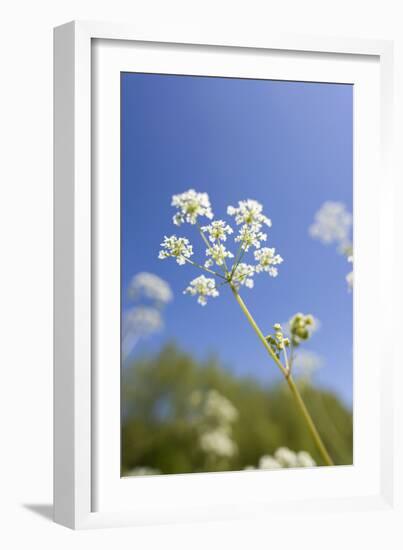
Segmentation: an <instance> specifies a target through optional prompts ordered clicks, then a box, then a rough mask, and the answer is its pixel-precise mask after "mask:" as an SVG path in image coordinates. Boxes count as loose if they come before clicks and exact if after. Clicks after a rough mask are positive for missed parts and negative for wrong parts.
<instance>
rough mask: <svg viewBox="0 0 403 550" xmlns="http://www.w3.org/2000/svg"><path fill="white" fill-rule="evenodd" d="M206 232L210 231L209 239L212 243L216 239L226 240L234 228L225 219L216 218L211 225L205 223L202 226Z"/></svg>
mask: <svg viewBox="0 0 403 550" xmlns="http://www.w3.org/2000/svg"><path fill="white" fill-rule="evenodd" d="M201 229H202V231H203V232H204V233H208V236H209V239H210V241H211V242H212V243H215V242H216V241H226V240H227V235H231V233H233V232H234V231H233V229H232V227H231V226H230V225H228V224H227V223H225V222H224V221H223V220H215V221H213V222H211V224H210V225H205V226H204V227H202V228H201Z"/></svg>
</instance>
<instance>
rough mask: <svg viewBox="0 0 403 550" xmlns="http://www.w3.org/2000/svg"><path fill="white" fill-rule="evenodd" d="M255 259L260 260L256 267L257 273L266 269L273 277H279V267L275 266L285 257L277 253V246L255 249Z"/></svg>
mask: <svg viewBox="0 0 403 550" xmlns="http://www.w3.org/2000/svg"><path fill="white" fill-rule="evenodd" d="M255 260H256V261H257V262H259V263H258V265H257V266H256V268H255V269H256V273H261V272H262V271H266V272H267V273H268V274H269V275H270V276H271V277H277V275H278V269H277V268H276V267H273V266H275V265H278V264H281V263H282V261H283V258H282V257H281V256H280V255H279V254H276V249H275V248H267V247H264V248H261V249H260V250H255Z"/></svg>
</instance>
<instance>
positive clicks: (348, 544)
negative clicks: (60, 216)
mask: <svg viewBox="0 0 403 550" xmlns="http://www.w3.org/2000/svg"><path fill="white" fill-rule="evenodd" d="M401 7H402V2H401V1H399V0H382V1H380V0H375V1H371V0H337V1H329V0H277V1H275V2H274V1H272V0H265V1H262V2H259V1H257V0H248V1H247V2H237V1H236V0H228V1H227V0H223V1H219V0H203V1H193V2H192V1H191V0H187V1H181V0H165V1H164V0H142V1H139V0H109V1H105V0H69V1H67V0H54V1H53V2H51V1H47V0H36V1H28V0H14V1H9V2H8V3H7V4H6V3H3V5H2V8H1V11H0V13H1V16H2V17H1V22H2V25H1V33H0V41H1V48H0V56H1V72H2V83H1V86H0V96H1V101H0V139H1V152H2V154H1V161H0V170H1V178H0V190H1V197H0V239H1V249H0V250H1V256H0V258H1V264H0V265H1V268H0V277H1V283H0V343H1V345H0V373H1V377H0V380H1V383H0V425H1V432H0V434H1V439H0V441H1V453H0V517H1V520H2V521H1V523H0V525H1V526H0V546H1V547H2V548H4V549H7V550H8V549H14V548H25V547H34V548H44V549H48V548H57V549H58V550H62V549H64V548H73V547H74V548H78V549H80V548H87V547H89V546H91V547H92V548H97V549H98V548H100V549H103V548H111V547H114V548H136V549H141V550H143V549H144V550H146V549H154V548H155V549H157V548H160V547H162V548H166V549H170V548H172V549H177V548H178V549H181V548H186V549H188V548H192V549H198V548H208V547H210V548H212V549H213V550H215V549H219V548H225V549H227V548H251V549H252V548H253V549H254V548H269V547H270V546H277V547H278V546H279V545H281V547H282V548H285V549H288V548H294V547H298V548H300V549H305V548H319V547H321V548H324V549H329V550H330V549H333V548H334V549H336V548H337V549H340V548H343V546H344V548H346V549H347V548H349V549H350V548H356V547H359V546H361V544H360V537H359V536H358V535H354V537H353V538H350V537H349V533H348V526H349V523H345V518H343V517H342V516H338V517H323V518H321V522H320V526H319V527H318V526H317V525H315V521H314V520H313V519H312V518H309V517H305V518H303V517H302V518H301V520H300V521H301V522H302V521H304V522H310V523H312V540H310V541H308V540H300V537H299V535H298V531H299V529H298V524H295V522H294V524H293V525H292V526H290V525H288V524H287V522H286V521H283V520H281V522H280V520H278V519H277V520H276V523H274V522H272V521H270V518H268V520H267V522H266V523H262V522H245V523H237V524H229V523H223V524H209V525H197V526H189V525H188V526H169V527H167V526H162V527H158V528H148V527H147V528H140V529H109V530H104V531H98V532H72V531H68V530H67V529H64V528H62V527H59V526H56V525H54V524H52V523H51V522H50V521H49V520H46V519H45V518H44V517H43V515H39V514H38V511H39V512H41V514H43V513H45V515H46V514H47V515H49V516H50V514H51V510H50V503H51V495H52V441H51V436H52V28H53V27H54V26H56V25H59V24H61V23H64V22H66V21H69V20H72V19H95V20H107V21H108V20H110V21H125V22H133V23H134V24H135V25H138V26H139V28H140V27H141V25H142V24H147V25H150V24H153V25H154V26H155V30H156V32H157V31H158V30H159V29H163V28H165V27H166V26H169V27H170V28H171V29H172V30H174V29H175V28H177V27H182V26H186V27H188V29H189V30H191V29H195V30H197V29H203V28H204V27H208V28H213V29H214V30H215V31H216V32H218V33H219V31H220V28H222V27H223V26H224V27H227V26H232V27H234V28H238V29H242V28H243V27H245V26H247V27H248V28H249V27H253V28H256V32H257V33H263V32H268V33H269V32H270V29H273V30H274V29H275V30H276V31H284V32H298V33H314V34H329V35H342V36H343V35H344V36H362V37H374V38H388V39H396V40H397V47H398V51H397V54H398V59H397V65H398V66H399V67H400V66H401V65H402V61H403V55H402V54H403V32H402V31H403V17H402V13H400V10H399V8H401ZM400 35H401V36H400ZM399 70H400V69H399ZM401 73H402V71H400V74H399V75H398V78H399V90H401V89H402V87H401V85H400V83H401V78H402V74H401ZM398 116H399V118H398V120H399V121H400V122H401V121H402V117H401V109H400V112H399V115H398ZM400 136H401V131H400ZM400 198H402V193H400ZM399 228H400V230H401V229H402V223H401V222H399ZM30 507H31V509H30ZM32 507H34V508H35V510H36V512H35V511H33V510H32ZM354 521H355V524H356V525H357V523H358V524H362V530H363V531H365V532H368V530H370V533H371V540H372V541H373V546H372V545H371V547H372V548H380V547H383V548H388V550H393V549H394V548H398V543H397V542H396V541H394V536H395V531H394V528H392V526H390V528H388V521H387V520H386V521H385V523H382V526H381V525H380V524H379V523H377V522H376V521H374V522H371V521H368V516H365V517H364V516H361V515H360V514H357V516H356V518H355V520H354ZM317 528H318V529H319V531H318V534H316V535H315V534H314V533H315V532H316V530H317ZM325 532H327V535H328V536H327V537H326V541H325V543H324V544H323V545H322V544H320V538H319V533H321V534H322V535H323V533H325ZM399 538H400V537H399ZM400 540H401V538H400Z"/></svg>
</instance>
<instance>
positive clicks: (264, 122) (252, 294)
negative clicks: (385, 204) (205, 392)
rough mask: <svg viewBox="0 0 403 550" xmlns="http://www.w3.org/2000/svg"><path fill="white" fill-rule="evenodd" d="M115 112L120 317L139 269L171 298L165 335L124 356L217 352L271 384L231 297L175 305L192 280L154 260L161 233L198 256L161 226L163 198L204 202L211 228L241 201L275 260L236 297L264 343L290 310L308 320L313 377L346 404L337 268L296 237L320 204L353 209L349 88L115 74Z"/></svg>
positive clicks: (347, 310)
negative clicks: (317, 325)
mask: <svg viewBox="0 0 403 550" xmlns="http://www.w3.org/2000/svg"><path fill="white" fill-rule="evenodd" d="M121 106H122V182H121V183H122V296H123V310H125V309H126V308H127V307H128V306H129V303H128V302H127V299H126V294H125V291H126V289H127V285H128V283H129V281H130V279H131V277H132V276H133V275H134V274H135V273H137V272H139V271H149V272H153V273H156V274H158V275H159V276H161V277H163V278H164V279H165V280H167V281H168V282H169V284H170V285H171V287H172V289H173V291H174V295H175V298H174V301H173V302H172V303H171V304H170V305H169V306H168V307H167V309H166V315H165V322H166V327H165V330H164V331H163V332H161V333H160V334H158V335H156V336H153V337H151V338H150V339H149V340H148V341H144V342H142V343H141V344H140V345H138V346H137V348H136V349H135V354H137V353H143V352H145V351H153V350H156V349H158V348H159V347H160V346H161V345H163V344H164V343H165V342H167V341H172V340H175V341H177V343H178V344H179V345H180V346H181V347H182V348H184V349H186V350H188V351H190V352H192V353H193V354H195V355H196V356H198V357H200V358H203V357H207V356H209V355H210V354H212V353H214V354H216V355H218V356H219V358H220V359H221V360H222V361H223V363H224V364H225V365H226V366H227V367H228V368H230V369H231V370H233V371H234V372H236V373H238V374H241V375H245V374H248V375H250V376H254V377H256V378H258V379H259V380H261V381H262V382H263V383H268V382H270V381H272V380H275V379H277V372H276V367H275V366H274V364H273V363H272V362H270V361H269V360H268V358H267V355H266V352H265V350H264V349H263V348H262V346H261V344H260V343H259V341H258V340H257V338H256V335H255V333H254V332H253V331H252V330H251V328H250V327H249V325H248V324H247V321H246V319H245V317H244V316H243V314H242V312H241V310H240V309H239V306H238V305H237V304H236V302H235V300H234V299H233V296H232V295H231V294H230V292H229V289H226V291H225V292H222V293H221V296H220V297H219V298H216V299H214V300H210V302H209V304H208V305H207V306H206V307H201V306H199V305H198V304H197V303H196V300H195V299H194V298H191V297H190V296H184V295H183V294H182V291H183V289H184V288H185V287H186V286H187V285H188V283H189V281H190V280H191V279H193V278H194V277H196V276H198V275H199V274H200V273H199V272H198V271H197V270H195V269H194V268H193V267H192V266H190V265H186V266H183V267H181V266H178V265H177V264H176V263H175V262H174V261H170V260H165V261H161V260H158V258H157V256H158V251H159V248H160V247H159V244H160V242H161V241H162V238H163V236H164V235H170V234H172V233H176V234H178V235H184V236H187V237H189V238H190V239H191V241H192V242H193V244H194V250H195V252H196V255H195V259H196V256H197V251H198V250H200V256H199V258H201V253H202V252H203V253H204V247H202V245H201V241H200V238H198V235H197V234H196V232H194V233H193V231H192V227H191V226H186V227H185V226H182V227H183V229H182V227H181V228H176V227H175V226H173V225H172V222H171V220H172V215H173V214H174V211H173V209H172V207H171V206H170V202H171V196H172V195H173V194H175V193H181V192H183V191H185V190H187V189H189V188H194V189H196V190H197V191H200V192H202V191H203V192H207V193H209V195H210V200H211V202H212V206H213V211H214V213H215V215H216V217H217V218H221V217H226V207H227V205H228V204H232V205H236V203H237V201H238V200H242V199H247V198H253V199H256V200H258V201H259V202H261V203H262V204H263V205H264V212H265V214H266V215H267V216H269V217H270V218H271V219H272V222H273V227H272V228H271V229H270V230H269V241H268V245H269V246H275V247H276V249H277V251H278V252H279V253H280V254H281V256H282V257H283V258H284V263H283V264H281V265H280V266H279V276H278V277H277V278H276V279H273V278H270V277H268V276H267V275H263V274H261V275H259V276H256V277H255V288H254V289H253V290H248V289H244V290H243V293H242V295H243V297H244V299H245V301H246V303H247V305H248V307H249V308H250V310H251V312H252V314H253V315H254V316H255V318H256V320H257V322H258V323H259V324H260V326H261V327H262V329H263V331H264V332H268V331H270V329H271V326H272V325H273V323H275V322H278V321H284V320H286V319H288V318H289V317H290V316H291V315H292V314H294V313H296V312H297V311H302V312H304V313H312V314H313V315H314V316H316V317H318V318H319V319H320V320H321V329H320V331H319V332H318V333H317V334H316V335H314V337H313V338H312V340H311V341H310V342H309V345H307V346H306V348H307V349H310V350H312V351H315V352H317V353H318V354H320V355H321V356H322V357H323V358H324V360H325V365H324V367H323V368H322V369H321V370H320V372H318V373H317V375H316V377H315V380H316V382H317V383H318V384H321V385H323V386H325V387H328V388H332V389H333V390H334V391H336V392H337V393H338V394H339V395H340V396H341V397H342V398H343V399H344V400H345V401H346V402H347V403H351V402H352V296H351V294H349V293H348V292H347V285H346V282H345V276H346V274H347V272H348V271H349V266H348V264H347V262H346V261H345V259H344V258H343V257H342V256H340V255H338V254H337V253H336V250H335V247H333V246H329V247H327V246H324V245H323V244H321V243H319V242H318V241H314V240H312V239H311V238H310V236H309V235H308V227H309V225H310V224H311V223H312V220H313V216H314V213H315V212H316V211H317V210H318V208H319V207H320V206H321V205H322V203H323V202H324V201H326V200H336V201H342V202H343V203H345V204H346V206H347V208H348V209H349V210H350V211H352V110H353V90H352V86H350V85H340V84H319V83H303V82H284V81H268V80H243V79H224V78H205V77H190V76H167V75H148V74H135V73H124V74H122V105H121Z"/></svg>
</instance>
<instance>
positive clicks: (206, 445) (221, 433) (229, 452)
mask: <svg viewBox="0 0 403 550" xmlns="http://www.w3.org/2000/svg"><path fill="white" fill-rule="evenodd" d="M200 447H201V448H202V450H203V451H204V452H205V453H208V454H212V455H216V456H221V457H228V458H229V457H231V456H234V454H236V452H237V451H238V448H237V445H236V443H235V442H234V441H233V440H232V439H231V436H230V435H229V434H228V432H227V431H226V430H224V429H222V428H216V429H214V430H210V431H207V432H205V433H203V434H201V436H200Z"/></svg>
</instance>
